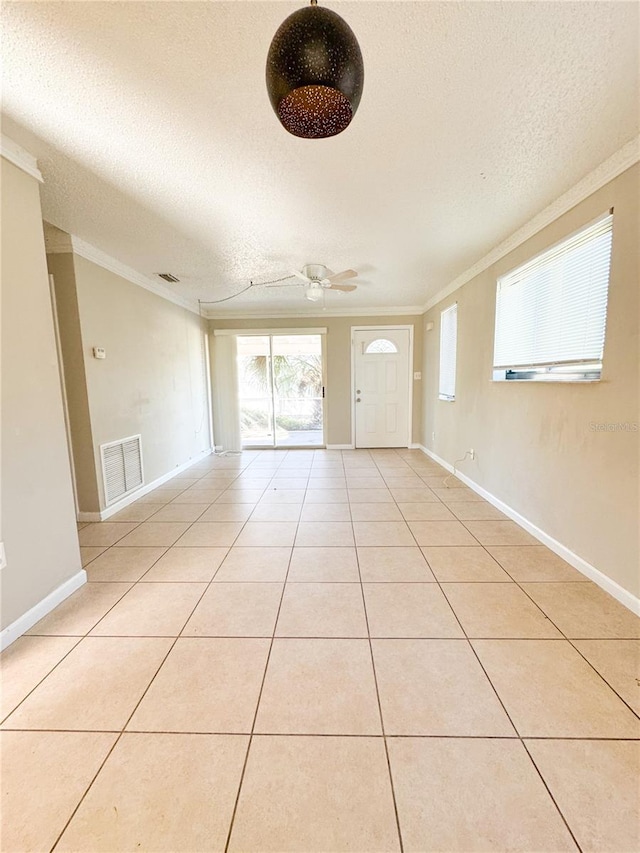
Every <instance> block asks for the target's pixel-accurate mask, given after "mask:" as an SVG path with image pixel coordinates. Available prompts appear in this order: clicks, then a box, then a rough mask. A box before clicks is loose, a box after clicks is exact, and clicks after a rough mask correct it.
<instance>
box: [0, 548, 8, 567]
mask: <svg viewBox="0 0 640 853" xmlns="http://www.w3.org/2000/svg"><path fill="white" fill-rule="evenodd" d="M6 565H7V555H6V554H5V550H4V542H0V569H4V567H5V566H6Z"/></svg>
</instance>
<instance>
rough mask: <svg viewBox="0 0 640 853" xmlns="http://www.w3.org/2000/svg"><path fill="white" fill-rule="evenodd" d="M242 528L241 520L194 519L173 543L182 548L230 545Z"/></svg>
mask: <svg viewBox="0 0 640 853" xmlns="http://www.w3.org/2000/svg"><path fill="white" fill-rule="evenodd" d="M242 528H243V523H242V522H241V521H203V522H199V521H196V522H195V524H192V525H191V527H190V528H189V529H188V530H187V531H186V532H185V533H184V534H183V535H182V536H181V537H180V538H179V539H178V540H177V541H176V542H175V544H176V545H178V546H179V547H182V548H220V547H230V546H231V545H233V543H234V542H235V541H236V539H237V538H238V535H239V534H240V531H241V530H242Z"/></svg>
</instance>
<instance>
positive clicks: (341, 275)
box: [322, 270, 358, 284]
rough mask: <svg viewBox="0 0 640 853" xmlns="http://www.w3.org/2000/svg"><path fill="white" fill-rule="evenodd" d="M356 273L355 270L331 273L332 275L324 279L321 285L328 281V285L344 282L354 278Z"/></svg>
mask: <svg viewBox="0 0 640 853" xmlns="http://www.w3.org/2000/svg"><path fill="white" fill-rule="evenodd" d="M357 275H358V273H357V272H356V271H355V270H343V271H342V272H337V273H333V275H328V276H327V277H326V278H325V279H323V282H322V283H323V284H324V283H325V281H328V282H329V284H333V283H334V282H335V281H346V280H347V279H348V278H356V277H357Z"/></svg>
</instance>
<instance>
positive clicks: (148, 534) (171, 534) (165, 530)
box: [117, 521, 190, 548]
mask: <svg viewBox="0 0 640 853" xmlns="http://www.w3.org/2000/svg"><path fill="white" fill-rule="evenodd" d="M189 526H190V525H189V524H188V523H187V522H177V521H156V522H153V521H144V522H143V523H142V524H141V525H140V526H139V527H137V528H136V529H135V530H134V531H133V532H132V533H129V535H128V536H125V537H124V539H121V540H120V541H119V542H118V543H117V545H118V547H125V546H126V547H128V546H139V547H144V546H146V545H150V546H160V545H164V547H165V548H168V547H169V546H171V545H174V544H175V542H176V540H177V539H179V538H180V536H182V534H183V533H184V532H185V530H187V528H188V527H189Z"/></svg>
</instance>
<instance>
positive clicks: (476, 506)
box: [451, 501, 509, 521]
mask: <svg viewBox="0 0 640 853" xmlns="http://www.w3.org/2000/svg"><path fill="white" fill-rule="evenodd" d="M451 512H452V513H453V514H454V515H455V516H456V518H459V519H460V520H461V521H508V520H509V519H508V518H507V517H506V515H504V513H502V512H500V510H499V509H496V508H495V507H494V506H492V505H491V504H490V503H487V502H486V501H459V502H458V501H455V502H454V503H452V504H451Z"/></svg>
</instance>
